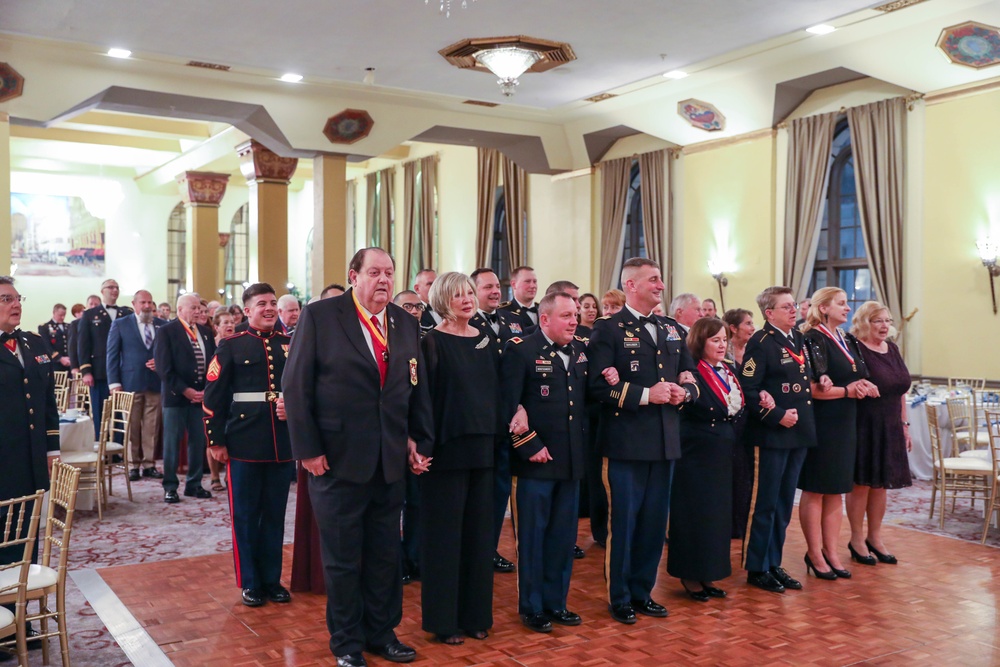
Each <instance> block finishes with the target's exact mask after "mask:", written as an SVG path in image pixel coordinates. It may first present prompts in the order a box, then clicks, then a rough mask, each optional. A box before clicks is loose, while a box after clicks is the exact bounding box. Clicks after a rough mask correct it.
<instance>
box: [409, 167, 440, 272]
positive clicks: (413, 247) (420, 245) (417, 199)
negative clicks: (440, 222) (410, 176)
mask: <svg viewBox="0 0 1000 667" xmlns="http://www.w3.org/2000/svg"><path fill="white" fill-rule="evenodd" d="M423 175H424V174H423V170H422V169H418V170H417V177H416V181H415V182H414V184H413V210H414V212H415V213H414V214H415V216H416V217H415V218H414V220H413V225H414V227H415V228H416V229H414V232H413V234H412V236H413V239H412V241H411V243H410V266H409V271H408V272H407V274H406V275H407V279H406V284H407V285H412V284H413V281H414V280H416V278H417V272H418V271H420V270H421V269H423V268H425V267H423V266H421V263H422V260H421V259H420V258H421V257H423V256H424V236H423V234H421V233H420V231H419V230H420V229H421V228H422V227H423V223H424V219H423V199H424V197H423V190H422V189H421V187H420V186H421V184H422V183H423ZM436 222H437V221H435V223H436ZM434 228H435V229H437V225H436V224H435V225H434Z"/></svg>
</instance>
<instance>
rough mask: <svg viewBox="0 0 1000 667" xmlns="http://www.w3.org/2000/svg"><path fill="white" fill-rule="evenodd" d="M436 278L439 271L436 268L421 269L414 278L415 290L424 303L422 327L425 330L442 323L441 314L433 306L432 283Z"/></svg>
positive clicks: (421, 318) (421, 319)
mask: <svg viewBox="0 0 1000 667" xmlns="http://www.w3.org/2000/svg"><path fill="white" fill-rule="evenodd" d="M436 279H437V273H436V272H435V271H434V269H421V270H420V271H419V272H418V273H417V277H416V278H415V279H414V280H413V291H414V292H416V293H417V296H418V297H420V303H422V304H424V312H423V314H422V315H421V316H420V328H421V329H423V330H424V331H425V332H427V331H430V330H431V329H433V328H434V327H436V326H437V325H439V324H441V316H440V315H438V314H437V313H435V312H434V309H433V308H431V297H430V294H431V285H433V284H434V281H435V280H436Z"/></svg>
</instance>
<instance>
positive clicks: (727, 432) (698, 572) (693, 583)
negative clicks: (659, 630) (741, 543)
mask: <svg viewBox="0 0 1000 667" xmlns="http://www.w3.org/2000/svg"><path fill="white" fill-rule="evenodd" d="M687 344H688V348H689V349H690V350H691V355H692V356H693V357H694V358H695V359H697V360H698V373H696V374H695V378H696V379H697V381H698V389H699V390H700V391H699V393H698V397H697V398H696V399H695V400H694V401H693V402H691V403H688V404H685V405H683V406H682V408H681V458H680V459H678V460H677V462H676V464H675V468H674V481H673V485H672V488H671V496H670V529H669V538H670V547H669V548H668V550H667V572H668V573H669V574H670V575H671V576H673V577H677V578H679V579H680V580H681V585H682V586H684V590H686V591H687V593H688V595H689V596H691V598H692V599H694V600H697V601H699V602H707V601H708V599H709V598H710V597H720V598H721V597H725V596H726V593H725V591H723V590H721V589H719V588H716V587H715V586H714V585H713V583H714V582H715V581H717V580H719V579H725V578H726V577H728V576H729V575H730V574H732V566H731V565H730V562H729V540H730V530H731V525H730V524H731V521H732V518H731V516H732V483H733V482H732V465H733V463H732V450H733V445H734V443H735V440H736V435H735V431H734V430H733V420H734V419H735V418H736V416H737V415H739V414H740V412H741V411H742V410H743V390H742V389H741V388H740V383H739V381H738V380H737V379H736V372H735V370H734V369H733V367H732V365H730V364H727V363H725V362H724V358H725V356H726V325H725V324H724V323H723V322H722V320H719V319H717V318H714V317H703V318H701V319H700V320H698V321H697V322H695V323H694V326H692V327H691V331H689V332H688V336H687Z"/></svg>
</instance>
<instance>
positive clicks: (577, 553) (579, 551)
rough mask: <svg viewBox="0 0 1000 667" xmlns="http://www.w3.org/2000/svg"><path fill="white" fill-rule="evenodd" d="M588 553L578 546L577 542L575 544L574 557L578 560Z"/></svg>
mask: <svg viewBox="0 0 1000 667" xmlns="http://www.w3.org/2000/svg"><path fill="white" fill-rule="evenodd" d="M586 555H587V554H585V553H583V549H581V548H580V547H578V546H576V545H575V544H574V545H573V558H575V559H576V560H580V559H581V558H583V557H584V556H586Z"/></svg>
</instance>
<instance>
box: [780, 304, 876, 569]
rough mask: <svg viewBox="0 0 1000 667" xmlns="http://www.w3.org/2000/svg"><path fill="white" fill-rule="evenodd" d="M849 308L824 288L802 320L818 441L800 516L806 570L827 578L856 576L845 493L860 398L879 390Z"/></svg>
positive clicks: (803, 485)
mask: <svg viewBox="0 0 1000 667" xmlns="http://www.w3.org/2000/svg"><path fill="white" fill-rule="evenodd" d="M850 312H851V307H850V306H849V305H847V293H846V292H844V290H842V289H840V288H839V287H823V288H821V289H819V290H816V293H815V294H813V296H812V305H811V306H809V312H808V313H807V314H806V322H805V324H804V325H802V331H803V333H804V334H805V337H806V343H807V344H808V346H809V351H810V356H811V357H812V364H813V376H814V379H813V383H812V394H813V398H814V399H815V400H816V403H815V405H814V411H815V415H816V442H817V446H816V447H814V448H813V449H810V450H809V453H808V454H806V460H805V462H804V463H803V464H802V472H801V474H800V475H799V485H798V486H799V488H800V489H802V497H801V498H800V499H799V521H800V523H801V524H802V533H803V534H804V535H805V538H806V549H807V551H806V555H805V562H806V572H809V571H810V570H811V571H812V572H813V574H815V575H816V577H817V578H819V579H826V580H834V579H837V578H838V577H841V578H844V579H846V578H849V577H850V576H851V573H850V572H849V571H848V570H847V569H845V568H844V565H843V563H842V562H841V560H840V556H839V555H838V554H837V540H838V539H839V538H840V525H841V523H842V522H843V518H844V498H843V494H845V493H850V492H851V490H852V489H853V488H854V459H855V452H856V450H857V442H858V434H857V402H858V399H861V398H864V397H865V396H869V395H873V396H877V395H878V389H877V388H876V387H875V386H874V385H872V384H871V383H870V382H868V381H867V380H865V379H864V378H865V377H866V376H867V375H868V372H867V369H866V368H865V365H864V360H863V359H862V358H861V351H860V350H859V349H858V348H859V344H858V341H857V339H856V338H854V336H852V335H850V334H846V335H845V334H844V332H843V331H841V330H840V327H841V326H842V325H843V324H845V323H846V322H847V315H848V313H850ZM821 382H822V384H821Z"/></svg>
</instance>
